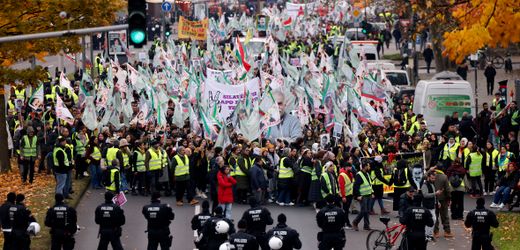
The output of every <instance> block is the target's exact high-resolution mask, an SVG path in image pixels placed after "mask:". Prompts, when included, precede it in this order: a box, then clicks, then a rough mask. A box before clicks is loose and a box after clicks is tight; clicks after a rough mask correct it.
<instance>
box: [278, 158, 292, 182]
mask: <svg viewBox="0 0 520 250" xmlns="http://www.w3.org/2000/svg"><path fill="white" fill-rule="evenodd" d="M285 159H287V157H283V158H282V159H280V172H278V179H289V178H293V177H294V172H293V170H292V168H286V167H285V165H284V160H285Z"/></svg>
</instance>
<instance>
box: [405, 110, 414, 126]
mask: <svg viewBox="0 0 520 250" xmlns="http://www.w3.org/2000/svg"><path fill="white" fill-rule="evenodd" d="M408 119H410V121H411V122H412V124H413V123H414V122H415V120H416V119H417V116H415V115H412V117H408V113H404V124H406V122H407V121H408Z"/></svg>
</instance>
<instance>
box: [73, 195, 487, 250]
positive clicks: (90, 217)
mask: <svg viewBox="0 0 520 250" xmlns="http://www.w3.org/2000/svg"><path fill="white" fill-rule="evenodd" d="M149 199H150V198H149V197H141V196H131V195H129V196H128V200H129V201H128V203H127V204H125V205H124V206H123V209H124V210H125V215H126V225H124V227H123V236H122V237H121V241H122V243H123V246H124V248H125V249H136V250H141V249H146V245H147V236H146V234H145V233H144V230H145V229H146V220H145V219H144V217H143V215H142V214H141V209H142V207H143V205H145V204H147V203H148V202H149ZM486 200H488V202H487V205H489V204H490V201H489V200H490V198H489V197H487V199H486ZM102 201H103V191H102V190H92V189H91V190H88V191H87V193H86V194H85V196H84V197H83V199H82V201H81V202H80V204H79V206H78V208H77V209H78V220H79V221H78V224H79V225H80V227H81V228H82V229H81V231H80V232H79V233H78V234H77V236H76V249H79V250H91V249H96V248H97V244H98V238H97V232H98V226H97V225H96V224H95V222H94V210H95V208H96V207H97V206H98V205H99V204H100V203H101V202H102ZM162 202H163V203H169V204H171V205H172V207H173V209H174V212H175V220H174V221H173V223H172V225H171V226H170V229H171V231H172V235H173V248H172V249H178V250H187V249H194V244H193V239H194V236H193V231H192V230H191V224H190V221H191V218H192V217H193V215H194V213H195V209H196V207H195V206H189V205H184V206H183V207H176V206H175V205H174V204H175V201H174V198H173V197H163V198H162ZM464 203H465V209H466V210H471V209H473V208H474V207H475V200H474V199H471V198H469V197H468V196H466V198H465V202H464ZM266 207H267V208H268V209H269V210H270V211H271V214H272V216H273V219H274V220H275V223H276V217H277V216H278V214H280V213H285V214H286V215H287V224H288V225H289V226H290V227H292V228H294V229H296V230H297V231H298V232H299V233H300V239H301V241H302V243H303V248H302V249H304V250H312V249H317V239H316V234H317V232H318V227H317V225H316V219H315V218H316V211H315V210H314V209H313V208H310V207H305V208H301V207H280V206H278V205H268V206H266ZM385 207H386V208H387V209H388V210H391V202H389V201H385ZM247 208H248V206H246V205H237V204H234V205H233V219H234V220H235V221H238V220H239V219H240V217H241V216H242V213H243V211H244V210H245V209H247ZM376 212H379V209H378V207H376ZM466 212H467V211H466ZM396 215H397V214H396V213H395V212H393V213H392V214H391V218H392V221H391V222H390V224H393V223H395V222H397V218H395V216H396ZM354 216H355V215H350V219H351V220H353V219H354ZM378 218H379V216H378V215H373V216H370V221H371V226H372V228H373V229H383V228H384V225H383V224H382V223H381V222H379V220H378ZM361 227H362V224H360V228H361ZM451 227H452V231H453V232H454V233H455V237H454V238H452V239H445V238H444V237H442V230H441V237H440V238H439V239H438V240H437V242H434V243H431V244H429V245H428V248H429V249H443V250H455V249H461V250H462V249H469V248H470V246H471V237H470V232H469V231H467V230H465V229H464V227H463V223H462V221H451ZM269 228H270V227H268V229H269ZM368 233H369V232H368V231H363V230H361V231H359V232H355V231H351V230H347V233H346V234H347V245H346V247H345V249H356V250H357V249H365V248H366V246H365V241H366V237H367V235H368Z"/></svg>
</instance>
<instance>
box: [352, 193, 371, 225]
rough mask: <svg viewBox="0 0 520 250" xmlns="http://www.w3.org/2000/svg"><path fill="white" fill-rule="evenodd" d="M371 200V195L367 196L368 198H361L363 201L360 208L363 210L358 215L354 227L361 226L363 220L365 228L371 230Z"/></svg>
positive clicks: (360, 202)
mask: <svg viewBox="0 0 520 250" xmlns="http://www.w3.org/2000/svg"><path fill="white" fill-rule="evenodd" d="M370 199H371V197H370V196H369V195H367V196H363V197H362V198H361V201H359V206H360V207H361V208H360V210H359V213H358V215H357V216H356V218H355V219H354V221H353V223H354V225H357V224H359V222H360V221H361V219H363V222H364V228H369V227H370V220H369V218H368V212H369V211H368V210H369V209H370V207H369V206H370Z"/></svg>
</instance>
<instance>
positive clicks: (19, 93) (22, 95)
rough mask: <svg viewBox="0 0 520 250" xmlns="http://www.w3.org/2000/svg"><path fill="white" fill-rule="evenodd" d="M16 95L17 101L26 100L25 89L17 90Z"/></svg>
mask: <svg viewBox="0 0 520 250" xmlns="http://www.w3.org/2000/svg"><path fill="white" fill-rule="evenodd" d="M14 95H15V96H16V99H18V100H25V89H22V90H18V89H15V90H14Z"/></svg>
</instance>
